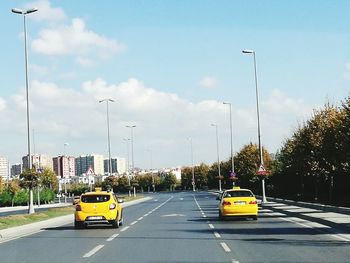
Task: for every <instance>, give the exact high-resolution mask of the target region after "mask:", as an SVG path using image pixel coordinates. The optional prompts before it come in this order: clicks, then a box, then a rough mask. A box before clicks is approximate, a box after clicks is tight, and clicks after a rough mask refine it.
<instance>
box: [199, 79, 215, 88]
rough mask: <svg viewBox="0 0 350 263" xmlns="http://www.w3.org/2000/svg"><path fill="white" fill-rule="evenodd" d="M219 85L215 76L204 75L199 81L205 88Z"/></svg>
mask: <svg viewBox="0 0 350 263" xmlns="http://www.w3.org/2000/svg"><path fill="white" fill-rule="evenodd" d="M216 85H217V80H216V79H215V78H213V77H204V78H203V79H201V80H200V81H199V86H201V87H204V88H214V87H215V86H216Z"/></svg>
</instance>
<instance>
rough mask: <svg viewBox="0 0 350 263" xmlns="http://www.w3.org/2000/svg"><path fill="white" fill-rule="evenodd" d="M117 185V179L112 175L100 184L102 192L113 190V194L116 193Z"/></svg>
mask: <svg viewBox="0 0 350 263" xmlns="http://www.w3.org/2000/svg"><path fill="white" fill-rule="evenodd" d="M118 184H119V183H118V178H117V177H115V176H114V175H110V176H108V177H106V179H105V180H104V181H103V182H102V188H103V189H104V190H113V192H117V189H118Z"/></svg>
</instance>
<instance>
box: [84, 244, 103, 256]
mask: <svg viewBox="0 0 350 263" xmlns="http://www.w3.org/2000/svg"><path fill="white" fill-rule="evenodd" d="M104 246H105V245H98V246H97V247H95V248H94V249H92V250H90V251H89V252H88V253H86V254H85V255H84V256H83V258H89V257H91V256H92V255H93V254H95V253H96V252H97V251H99V250H100V249H101V248H103V247H104Z"/></svg>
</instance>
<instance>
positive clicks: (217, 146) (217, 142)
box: [211, 124, 222, 192]
mask: <svg viewBox="0 0 350 263" xmlns="http://www.w3.org/2000/svg"><path fill="white" fill-rule="evenodd" d="M211 126H214V127H215V131H216V155H217V159H218V170H219V191H220V192H221V191H222V189H221V171H220V156H219V135H218V125H217V124H211Z"/></svg>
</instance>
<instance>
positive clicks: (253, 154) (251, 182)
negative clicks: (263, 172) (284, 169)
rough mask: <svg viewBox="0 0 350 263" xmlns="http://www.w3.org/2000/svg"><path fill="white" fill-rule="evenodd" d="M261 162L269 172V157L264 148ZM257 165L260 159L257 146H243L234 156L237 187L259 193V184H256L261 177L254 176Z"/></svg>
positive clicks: (251, 144)
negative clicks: (262, 161)
mask: <svg viewBox="0 0 350 263" xmlns="http://www.w3.org/2000/svg"><path fill="white" fill-rule="evenodd" d="M263 160H264V166H265V168H266V169H268V170H269V169H270V162H271V160H270V155H269V153H268V152H267V151H266V150H265V148H264V147H263ZM259 164H260V157H259V149H258V146H257V145H256V144H253V143H249V144H247V145H244V146H243V148H242V149H241V150H240V151H239V152H238V153H237V155H236V156H235V172H236V174H237V175H238V181H237V185H239V186H241V187H247V188H250V189H253V190H254V192H258V193H259V192H261V191H260V184H258V182H260V180H261V177H259V176H258V175H256V171H257V169H258V168H259Z"/></svg>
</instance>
